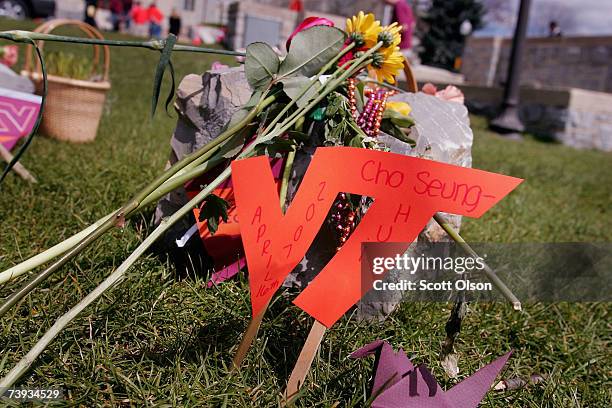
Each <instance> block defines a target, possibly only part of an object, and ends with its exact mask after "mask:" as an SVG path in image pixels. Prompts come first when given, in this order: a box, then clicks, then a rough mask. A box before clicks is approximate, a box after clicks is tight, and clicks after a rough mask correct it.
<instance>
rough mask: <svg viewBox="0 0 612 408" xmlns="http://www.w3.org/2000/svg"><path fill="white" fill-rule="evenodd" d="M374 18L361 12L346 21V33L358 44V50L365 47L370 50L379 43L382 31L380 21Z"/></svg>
mask: <svg viewBox="0 0 612 408" xmlns="http://www.w3.org/2000/svg"><path fill="white" fill-rule="evenodd" d="M374 18H375V17H374V14H372V13H368V14H364V13H363V11H360V12H359V14H357V15H356V16H353V17H351V18H348V19H347V20H346V32H347V33H348V35H349V38H350V39H351V40H353V41H354V42H355V43H356V46H357V48H361V47H363V46H364V45H365V46H366V47H368V48H370V47H372V46H374V45H375V44H376V42H377V41H378V34H379V33H380V31H381V27H380V21H378V20H375V19H374Z"/></svg>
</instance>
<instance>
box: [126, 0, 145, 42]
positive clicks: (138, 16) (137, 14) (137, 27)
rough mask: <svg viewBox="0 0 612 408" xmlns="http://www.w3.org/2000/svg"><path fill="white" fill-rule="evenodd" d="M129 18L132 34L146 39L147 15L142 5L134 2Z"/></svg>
mask: <svg viewBox="0 0 612 408" xmlns="http://www.w3.org/2000/svg"><path fill="white" fill-rule="evenodd" d="M130 18H131V19H132V23H133V24H131V32H132V34H133V35H136V36H139V37H146V36H147V28H148V27H147V23H148V22H149V14H148V13H147V10H146V9H145V8H144V7H142V4H141V3H140V2H139V1H137V2H134V5H133V6H132V10H131V11H130Z"/></svg>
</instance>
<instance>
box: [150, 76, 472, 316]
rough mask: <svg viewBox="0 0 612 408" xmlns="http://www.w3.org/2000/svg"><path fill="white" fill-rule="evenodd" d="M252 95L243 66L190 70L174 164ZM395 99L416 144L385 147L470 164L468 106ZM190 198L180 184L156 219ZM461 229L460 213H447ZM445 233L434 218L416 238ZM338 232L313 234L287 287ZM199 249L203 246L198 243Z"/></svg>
mask: <svg viewBox="0 0 612 408" xmlns="http://www.w3.org/2000/svg"><path fill="white" fill-rule="evenodd" d="M249 96H250V90H249V87H248V84H247V82H246V78H245V77H244V72H243V71H242V69H241V68H233V69H229V70H219V71H209V72H207V73H205V74H204V75H203V76H199V75H188V76H186V77H185V78H184V79H183V81H182V82H181V84H180V85H179V88H178V92H177V102H176V104H175V106H176V108H177V111H178V113H179V119H178V122H177V126H176V130H175V131H174V134H173V136H172V141H171V146H172V153H171V157H170V163H174V162H176V161H177V160H179V159H180V158H182V157H183V156H185V155H186V154H189V153H191V152H193V151H194V150H197V149H198V148H200V147H202V146H203V145H204V144H206V143H207V142H208V141H210V140H211V139H213V138H214V137H216V136H217V135H218V134H219V133H220V131H221V128H222V127H223V125H224V124H225V123H226V122H227V121H228V120H229V118H230V117H231V115H232V114H233V113H234V112H235V111H236V110H237V109H238V108H239V107H240V106H242V105H243V104H244V103H246V102H247V100H248V99H249ZM394 99H395V100H402V101H405V102H408V103H409V104H410V105H411V106H412V109H413V110H412V116H413V117H414V119H415V121H416V126H415V128H414V129H413V131H412V132H413V138H414V139H415V140H416V146H415V147H414V148H412V147H411V146H410V145H408V144H406V143H404V142H401V141H398V140H397V139H395V138H392V137H390V136H387V135H384V134H382V135H381V136H380V137H379V140H380V141H381V142H383V143H384V144H386V145H387V147H388V148H389V149H390V150H391V151H393V152H395V153H400V154H406V155H411V156H417V157H424V158H429V159H433V160H438V161H442V162H446V163H451V164H456V165H460V166H466V167H469V166H471V164H472V156H471V147H472V138H473V135H472V131H471V129H470V126H469V117H468V112H467V109H466V108H465V107H464V106H463V105H461V104H458V103H454V102H446V101H442V100H440V99H438V98H435V97H433V96H429V95H425V94H422V93H418V94H401V95H397V96H395V97H394ZM316 145H317V141H316V140H314V138H313V139H312V140H311V141H310V145H307V146H305V148H304V149H302V150H301V151H300V152H299V153H298V155H296V159H295V163H294V167H293V172H292V176H291V179H290V183H289V188H288V196H289V198H290V199H291V198H292V197H293V195H294V194H295V192H296V191H297V188H298V187H299V182H300V180H301V178H302V176H303V174H304V171H305V170H306V168H307V167H308V164H309V162H310V158H311V156H312V153H313V152H314V146H316ZM186 202H187V198H186V196H185V191H184V190H183V189H179V190H177V191H176V192H174V193H172V194H169V195H168V196H166V197H164V198H163V199H162V200H160V202H159V204H158V207H157V210H156V221H157V222H159V221H160V220H161V218H162V217H165V216H168V215H170V214H172V213H173V212H174V211H176V209H178V208H180V206H182V205H183V204H185V203H186ZM447 218H448V219H449V221H450V222H451V224H453V225H454V226H455V227H456V228H457V229H458V228H459V226H460V224H461V217H459V216H454V215H451V216H449V215H447ZM188 224H189V222H185V223H183V224H181V225H178V226H177V227H176V229H175V231H174V232H172V233H171V234H170V239H167V240H166V242H167V243H168V245H172V244H173V240H174V238H175V237H177V236H181V235H182V234H183V233H184V232H185V231H186V230H187V229H188V228H189V227H190V225H188ZM447 239H448V237H447V235H446V233H445V232H444V231H443V230H442V229H441V228H440V227H439V226H438V225H437V224H436V223H435V221H433V220H431V221H430V223H429V224H428V225H427V227H426V228H425V229H424V230H423V232H422V233H421V234H420V235H419V237H418V240H419V241H423V242H440V241H444V240H447ZM335 247H336V242H335V237H334V235H333V232H332V231H331V228H330V227H329V226H328V225H327V223H326V224H325V225H324V226H323V227H322V229H321V231H320V232H319V234H318V235H317V237H316V238H315V241H314V242H313V244H312V246H311V248H310V249H309V251H308V252H307V254H306V256H305V257H304V259H303V260H302V262H301V263H300V264H299V265H298V266H297V267H296V268H295V270H294V271H293V272H292V273H291V274H290V276H289V277H288V278H287V280H286V281H285V283H284V285H285V286H296V287H304V286H306V285H307V284H308V282H310V281H311V280H312V278H313V277H314V276H315V275H316V274H317V273H318V272H319V271H320V270H321V268H322V267H323V266H324V265H325V264H326V263H327V262H328V261H329V260H330V259H331V258H332V257H333V255H334V253H335ZM198 248H200V249H199V250H200V251H201V246H199V247H198ZM399 301H400V299H399V298H395V297H393V298H388V297H386V298H379V299H375V301H373V302H368V303H367V304H366V303H361V304H359V306H358V316H359V317H360V318H364V319H371V318H384V317H386V316H387V315H388V314H389V313H390V312H391V311H393V309H394V308H395V306H396V305H397V304H398V303H399Z"/></svg>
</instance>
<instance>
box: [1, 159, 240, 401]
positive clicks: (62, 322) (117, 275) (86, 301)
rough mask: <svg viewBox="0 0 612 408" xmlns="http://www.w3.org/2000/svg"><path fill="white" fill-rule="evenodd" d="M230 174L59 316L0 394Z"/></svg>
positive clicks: (5, 381)
mask: <svg viewBox="0 0 612 408" xmlns="http://www.w3.org/2000/svg"><path fill="white" fill-rule="evenodd" d="M230 173H231V168H230V167H228V168H226V169H225V170H224V171H223V173H221V174H220V175H219V176H218V177H217V178H216V179H215V181H213V182H212V183H210V184H209V185H208V186H206V188H204V190H202V191H200V193H199V194H198V195H197V196H195V197H194V198H192V199H191V200H190V201H189V202H188V203H187V204H185V205H184V206H183V207H181V208H180V209H179V210H178V211H177V212H175V213H174V214H173V215H172V216H170V217H169V218H167V219H164V220H162V222H161V223H160V225H159V226H158V227H157V228H156V229H155V230H154V231H153V232H152V233H151V234H150V235H149V236H148V237H147V238H146V239H145V240H144V241H143V242H142V243H141V244H140V245H139V246H138V248H136V250H135V251H134V252H132V253H131V254H130V256H129V257H128V258H127V259H126V260H125V261H124V262H123V263H122V264H121V265H120V266H119V267H118V268H117V269H116V270H115V271H114V272H113V273H111V274H110V275H109V276H108V277H107V278H106V279H105V280H104V281H103V282H102V283H101V284H100V285H99V286H98V287H96V288H95V289H94V290H93V291H92V292H91V293H89V294H88V295H87V296H85V298H83V299H82V300H81V301H80V302H79V303H77V304H76V305H75V306H74V307H73V308H72V309H70V310H69V311H68V312H66V313H65V314H64V315H63V316H61V317H60V318H59V319H57V321H56V322H55V323H54V324H53V326H51V328H50V329H49V330H47V332H46V333H45V334H44V335H43V337H41V338H40V340H39V341H38V342H37V343H36V344H35V345H34V347H33V348H32V349H31V350H30V351H29V352H28V353H27V354H26V355H25V356H24V357H23V358H22V359H21V360H20V361H19V362H18V363H17V365H15V367H13V369H12V370H11V371H10V372H9V373H8V374H7V375H6V376H5V377H4V378H3V379H2V380H1V381H0V390H3V389H6V388H9V387H10V386H12V385H13V384H14V383H15V381H17V380H18V379H19V377H21V376H22V375H23V373H24V372H25V371H27V369H28V368H29V367H30V366H31V365H32V363H33V362H34V360H35V359H36V358H37V357H38V356H39V355H40V354H41V353H42V352H43V351H44V350H45V348H46V347H47V346H48V345H49V343H51V341H52V340H53V339H54V338H55V337H56V336H57V335H58V334H59V333H60V332H61V331H62V330H63V329H64V328H65V327H66V326H67V325H68V324H69V323H70V322H71V321H72V320H73V319H74V318H75V317H76V316H77V315H78V314H79V313H81V311H83V309H85V308H86V307H87V306H89V305H90V304H91V303H93V302H94V301H95V300H96V299H98V298H99V297H100V296H101V295H102V294H103V293H104V292H105V291H106V290H108V289H110V288H112V287H113V286H115V285H117V284H118V283H120V282H121V281H122V280H123V279H124V278H125V274H126V272H127V270H128V269H129V268H130V267H131V266H132V265H133V264H134V263H135V262H136V261H137V260H138V258H140V256H142V255H143V254H144V253H145V251H146V250H147V249H149V247H150V246H151V245H152V244H153V243H154V242H155V241H156V240H157V239H158V238H159V237H161V236H162V235H163V234H164V233H165V232H166V230H167V229H168V228H170V227H171V226H172V225H173V224H174V223H175V222H177V221H178V220H179V219H181V218H182V217H183V216H185V215H186V214H187V213H188V212H189V211H191V210H192V209H193V207H195V206H196V205H197V204H198V203H199V202H200V201H202V200H203V199H204V197H206V196H207V195H209V194H210V193H212V191H213V190H214V189H215V188H216V187H217V186H218V185H219V184H221V182H222V181H223V180H225V179H226V178H227V177H228V176H229V175H230Z"/></svg>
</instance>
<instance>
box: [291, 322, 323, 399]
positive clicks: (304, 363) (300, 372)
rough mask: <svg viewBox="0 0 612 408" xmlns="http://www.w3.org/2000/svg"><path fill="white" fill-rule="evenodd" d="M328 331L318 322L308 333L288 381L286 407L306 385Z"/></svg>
mask: <svg viewBox="0 0 612 408" xmlns="http://www.w3.org/2000/svg"><path fill="white" fill-rule="evenodd" d="M326 331H327V327H325V326H323V324H321V323H319V322H318V321H317V320H315V321H314V323H313V324H312V327H311V328H310V333H308V338H306V342H305V343H304V347H302V351H300V355H299V356H298V359H297V362H296V363H295V366H294V367H293V371H291V375H290V376H289V381H287V389H286V390H285V393H284V394H283V398H284V404H285V405H286V404H288V403H289V402H290V401H291V400H292V399H294V398H295V397H296V396H297V394H298V392H299V390H300V387H301V386H302V385H304V381H305V380H306V376H307V375H308V372H309V371H310V367H311V366H312V362H313V361H314V358H315V354H317V350H319V346H320V345H321V342H322V341H323V336H325V332H326Z"/></svg>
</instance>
